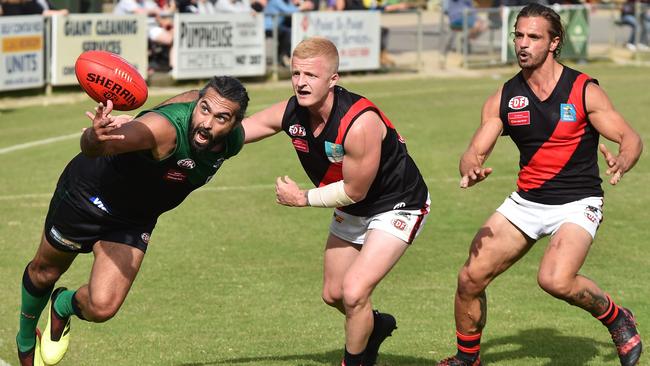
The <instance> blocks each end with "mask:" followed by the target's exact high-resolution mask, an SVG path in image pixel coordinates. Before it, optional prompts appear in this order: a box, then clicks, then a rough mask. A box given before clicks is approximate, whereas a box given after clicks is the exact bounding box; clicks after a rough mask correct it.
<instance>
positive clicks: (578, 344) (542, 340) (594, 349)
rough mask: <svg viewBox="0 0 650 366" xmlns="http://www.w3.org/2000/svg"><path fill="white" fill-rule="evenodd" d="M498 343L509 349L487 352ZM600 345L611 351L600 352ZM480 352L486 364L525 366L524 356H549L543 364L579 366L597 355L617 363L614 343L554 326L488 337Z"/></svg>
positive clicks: (538, 357)
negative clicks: (558, 329) (498, 336)
mask: <svg viewBox="0 0 650 366" xmlns="http://www.w3.org/2000/svg"><path fill="white" fill-rule="evenodd" d="M603 331H604V332H606V331H607V330H605V329H603ZM501 346H509V347H508V348H509V350H508V351H498V352H492V351H490V349H494V348H497V347H501ZM599 347H605V348H608V349H611V352H610V351H608V352H607V353H605V354H603V352H601V350H600V349H599ZM481 354H482V356H481V358H482V359H483V361H484V363H486V364H489V363H492V362H500V363H501V364H503V365H524V364H525V362H526V361H525V360H524V359H525V358H537V359H548V360H549V361H548V362H547V363H546V364H545V365H548V366H551V365H552V366H582V365H587V364H588V363H589V362H591V361H593V359H594V358H595V357H597V356H601V357H603V358H604V359H605V360H606V361H607V364H610V363H612V364H614V363H618V355H617V354H616V348H614V344H613V343H611V342H597V341H595V340H594V339H592V338H585V337H576V336H568V335H564V334H562V333H560V332H558V331H557V329H553V328H535V329H526V330H522V331H520V332H519V333H518V334H516V335H512V336H507V337H501V338H496V339H490V340H488V341H486V342H483V343H482V344H481Z"/></svg>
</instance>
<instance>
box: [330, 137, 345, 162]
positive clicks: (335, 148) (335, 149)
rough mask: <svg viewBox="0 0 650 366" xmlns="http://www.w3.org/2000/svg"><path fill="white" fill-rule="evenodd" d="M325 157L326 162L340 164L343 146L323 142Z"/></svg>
mask: <svg viewBox="0 0 650 366" xmlns="http://www.w3.org/2000/svg"><path fill="white" fill-rule="evenodd" d="M325 155H326V156H327V160H329V161H331V162H332V163H340V162H342V161H343V155H345V151H344V150H343V145H340V144H335V143H333V142H329V141H325Z"/></svg>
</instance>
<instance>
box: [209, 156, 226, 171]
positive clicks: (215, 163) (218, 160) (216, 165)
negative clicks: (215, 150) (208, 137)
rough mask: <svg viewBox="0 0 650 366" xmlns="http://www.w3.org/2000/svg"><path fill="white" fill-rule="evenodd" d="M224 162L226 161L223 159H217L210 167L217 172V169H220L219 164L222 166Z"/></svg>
mask: <svg viewBox="0 0 650 366" xmlns="http://www.w3.org/2000/svg"><path fill="white" fill-rule="evenodd" d="M225 160H226V159H224V158H219V159H217V161H215V162H214V164H212V167H213V168H215V169H217V170H218V169H219V168H221V164H223V162H224V161H225Z"/></svg>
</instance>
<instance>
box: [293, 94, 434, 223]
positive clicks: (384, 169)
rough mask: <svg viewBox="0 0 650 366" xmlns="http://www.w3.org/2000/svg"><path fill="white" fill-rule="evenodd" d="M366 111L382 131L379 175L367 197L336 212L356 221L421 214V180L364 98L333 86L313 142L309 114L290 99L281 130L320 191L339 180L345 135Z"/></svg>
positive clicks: (402, 148)
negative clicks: (328, 108)
mask: <svg viewBox="0 0 650 366" xmlns="http://www.w3.org/2000/svg"><path fill="white" fill-rule="evenodd" d="M368 111H373V112H375V113H377V114H378V115H379V117H380V118H381V120H382V121H383V122H384V124H385V125H386V130H387V133H386V137H385V138H384V140H383V142H382V145H381V160H380V163H379V171H378V172H377V176H376V177H375V180H374V181H373V182H372V185H371V186H370V190H369V191H368V194H367V195H366V198H364V199H363V200H361V201H359V202H357V203H354V204H352V205H349V206H345V207H340V208H339V209H341V210H342V211H344V212H346V213H349V214H351V215H355V216H372V215H375V214H378V213H381V212H386V211H390V210H395V209H405V210H419V209H423V208H424V207H425V205H426V200H427V197H428V190H427V186H426V184H425V182H424V179H423V178H422V175H421V174H420V171H419V170H418V168H417V166H416V165H415V162H414V161H413V159H411V157H410V156H409V154H408V152H407V150H406V144H405V143H404V140H403V139H402V138H401V136H400V135H399V134H398V133H397V131H396V130H395V128H394V127H393V124H392V123H391V122H390V120H389V119H388V118H387V117H386V116H385V115H384V113H382V112H381V111H380V110H379V108H377V107H376V106H375V105H374V104H373V103H372V102H370V101H369V100H368V99H366V98H364V97H362V96H360V95H357V94H354V93H350V92H348V91H347V90H346V89H344V88H342V87H340V86H336V87H335V89H334V103H333V106H332V111H331V113H330V116H329V120H328V121H327V123H326V124H325V128H324V129H323V131H322V132H321V133H320V134H319V135H318V136H317V137H314V135H313V133H312V131H311V127H310V123H309V112H308V111H307V109H306V108H304V107H301V106H300V105H299V104H298V102H297V100H296V97H295V96H294V97H292V98H290V99H289V102H288V104H287V108H286V109H285V111H284V116H283V117H282V129H283V130H284V131H285V132H286V133H287V134H288V135H289V137H291V140H292V143H293V146H294V148H295V150H296V153H297V154H298V158H299V159H300V163H301V164H302V167H303V168H304V169H305V172H306V173H307V175H308V176H309V179H310V180H311V181H312V183H314V185H315V186H316V187H321V186H324V185H327V184H330V183H333V182H336V181H339V180H341V179H343V156H345V149H344V145H345V138H346V135H347V132H348V130H349V129H350V127H351V126H352V124H353V123H354V122H355V121H356V119H357V118H358V117H359V116H360V115H362V114H363V113H365V112H368Z"/></svg>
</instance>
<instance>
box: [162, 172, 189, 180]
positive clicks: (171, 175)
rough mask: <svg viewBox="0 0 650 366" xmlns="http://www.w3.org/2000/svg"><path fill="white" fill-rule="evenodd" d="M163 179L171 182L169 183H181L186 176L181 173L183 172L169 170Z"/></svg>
mask: <svg viewBox="0 0 650 366" xmlns="http://www.w3.org/2000/svg"><path fill="white" fill-rule="evenodd" d="M165 179H167V180H168V181H171V182H179V183H182V182H185V179H187V174H185V173H183V172H181V171H179V170H175V169H169V170H168V171H167V174H165Z"/></svg>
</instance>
